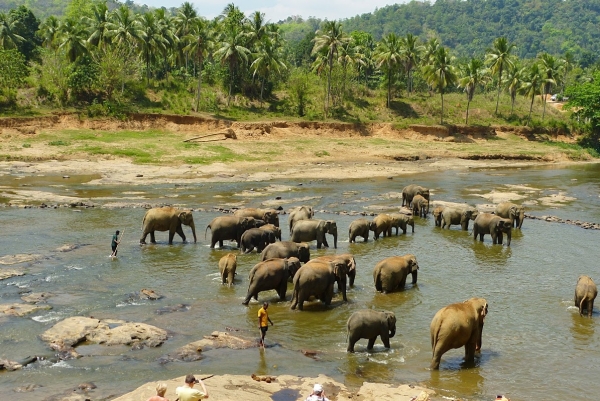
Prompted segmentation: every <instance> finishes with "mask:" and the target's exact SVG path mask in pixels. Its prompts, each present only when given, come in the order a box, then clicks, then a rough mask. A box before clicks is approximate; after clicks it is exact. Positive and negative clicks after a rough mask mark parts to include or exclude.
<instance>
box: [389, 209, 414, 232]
mask: <svg viewBox="0 0 600 401" xmlns="http://www.w3.org/2000/svg"><path fill="white" fill-rule="evenodd" d="M390 217H391V218H392V227H394V228H396V235H398V228H400V229H402V234H406V229H407V228H408V226H411V227H412V232H413V233H414V232H415V219H414V218H413V216H412V215H410V216H409V215H407V214H404V213H392V214H390Z"/></svg>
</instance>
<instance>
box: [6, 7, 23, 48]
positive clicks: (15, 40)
mask: <svg viewBox="0 0 600 401" xmlns="http://www.w3.org/2000/svg"><path fill="white" fill-rule="evenodd" d="M19 25H20V22H19V20H18V19H16V18H14V17H13V15H12V14H11V13H3V12H0V47H1V48H3V49H16V48H17V45H18V44H19V43H21V42H22V41H24V40H25V39H24V38H23V37H22V36H21V35H19V34H17V33H16V32H15V31H16V30H17V29H18V28H19Z"/></svg>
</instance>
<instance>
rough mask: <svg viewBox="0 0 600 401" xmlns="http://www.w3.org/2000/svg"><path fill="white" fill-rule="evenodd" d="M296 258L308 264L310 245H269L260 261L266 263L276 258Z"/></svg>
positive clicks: (283, 242) (276, 243) (294, 243)
mask: <svg viewBox="0 0 600 401" xmlns="http://www.w3.org/2000/svg"><path fill="white" fill-rule="evenodd" d="M292 256H293V257H296V258H298V259H300V262H302V263H306V262H308V261H309V260H310V250H309V247H308V244H298V243H296V242H293V241H280V242H275V243H274V244H269V245H267V247H266V248H265V249H264V250H263V251H262V252H261V254H260V260H262V261H265V260H267V259H274V258H281V259H285V258H291V257H292Z"/></svg>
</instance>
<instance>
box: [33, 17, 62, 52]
mask: <svg viewBox="0 0 600 401" xmlns="http://www.w3.org/2000/svg"><path fill="white" fill-rule="evenodd" d="M59 33H60V21H59V20H58V18H56V17H55V16H53V15H51V16H49V17H48V18H46V20H45V21H44V22H43V23H42V24H41V25H40V30H39V32H38V34H39V36H40V37H41V38H42V44H43V45H44V46H46V47H47V48H49V49H54V50H56V49H57V48H58V44H57V43H56V42H57V38H58V35H59Z"/></svg>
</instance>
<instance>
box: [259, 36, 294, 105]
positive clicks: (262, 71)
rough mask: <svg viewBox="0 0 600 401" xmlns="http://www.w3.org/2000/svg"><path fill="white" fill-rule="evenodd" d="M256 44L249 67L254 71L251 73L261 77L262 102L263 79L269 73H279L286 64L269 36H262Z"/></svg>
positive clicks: (261, 95)
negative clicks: (256, 49) (256, 48)
mask: <svg viewBox="0 0 600 401" xmlns="http://www.w3.org/2000/svg"><path fill="white" fill-rule="evenodd" d="M258 46H259V47H258V51H257V52H256V53H255V54H254V57H255V58H254V61H253V62H252V64H251V65H250V68H251V69H252V70H253V71H254V74H253V75H257V74H258V75H260V76H261V78H262V79H261V84H260V102H261V103H262V101H263V90H264V87H265V81H266V80H267V78H268V77H269V75H270V74H271V73H280V72H281V71H282V70H284V69H286V68H287V66H286V65H285V63H284V62H283V60H282V57H281V54H280V52H279V49H278V48H277V47H275V46H274V44H273V42H272V41H271V40H270V39H269V38H263V40H262V41H261V42H260V44H259V45H258Z"/></svg>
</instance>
